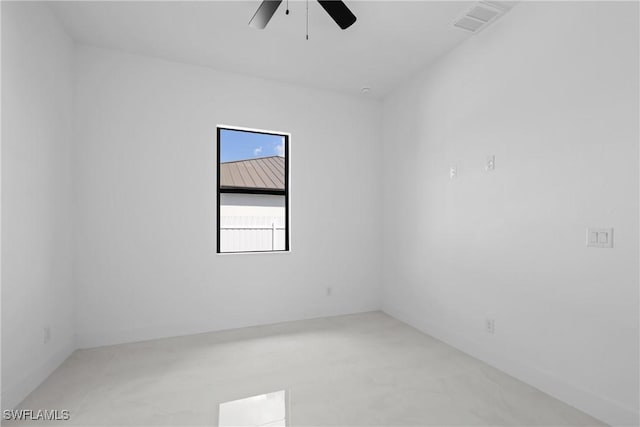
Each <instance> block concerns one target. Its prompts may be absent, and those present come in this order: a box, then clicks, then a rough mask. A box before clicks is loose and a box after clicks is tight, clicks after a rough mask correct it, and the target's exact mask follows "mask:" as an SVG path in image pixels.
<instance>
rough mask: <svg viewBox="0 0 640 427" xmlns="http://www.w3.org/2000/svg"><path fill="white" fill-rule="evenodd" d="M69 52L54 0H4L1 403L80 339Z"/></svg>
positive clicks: (8, 403)
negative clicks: (49, 1) (48, 2)
mask: <svg viewBox="0 0 640 427" xmlns="http://www.w3.org/2000/svg"><path fill="white" fill-rule="evenodd" d="M72 55H73V43H72V41H71V39H70V38H69V37H68V36H67V35H66V33H65V32H64V31H63V30H62V28H61V27H60V25H59V24H58V22H57V20H56V19H55V18H54V16H53V15H52V13H51V12H50V10H49V8H48V7H47V6H45V5H43V4H40V3H28V2H23V3H19V2H3V3H2V231H3V234H2V386H3V389H2V407H3V408H11V407H13V406H14V405H16V404H17V403H19V402H20V401H21V400H22V399H23V398H24V397H25V396H26V395H27V394H28V393H29V392H30V391H31V390H32V389H33V388H35V386H37V385H38V384H39V383H40V382H41V381H42V380H44V379H45V378H46V377H47V376H48V375H49V374H50V373H51V372H52V371H53V370H54V369H55V368H56V367H57V366H58V365H59V364H60V363H61V362H62V361H63V360H64V359H65V358H66V357H67V356H68V355H69V354H70V353H71V351H72V350H73V349H74V345H75V344H74V315H73V310H74V308H73V305H74V296H73V285H72V260H71V239H72V233H71V228H72V227H71V175H70V170H71V169H70V166H69V163H70V147H71V137H72V86H73V85H72V78H73V73H72V71H71V67H72V63H73V60H72ZM47 325H48V326H49V327H50V328H51V340H50V341H49V343H48V344H46V345H45V344H44V327H45V326H47Z"/></svg>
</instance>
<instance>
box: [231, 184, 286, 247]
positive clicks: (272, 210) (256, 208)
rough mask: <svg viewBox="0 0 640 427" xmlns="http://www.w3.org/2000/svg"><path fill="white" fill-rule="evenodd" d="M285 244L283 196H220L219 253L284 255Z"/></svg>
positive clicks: (237, 194)
mask: <svg viewBox="0 0 640 427" xmlns="http://www.w3.org/2000/svg"><path fill="white" fill-rule="evenodd" d="M289 213H291V212H289ZM286 243H287V234H286V210H285V196H280V195H274V194H242V193H222V194H220V252H252V251H271V250H276V251H283V250H285V249H286V248H287V245H286Z"/></svg>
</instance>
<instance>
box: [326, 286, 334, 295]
mask: <svg viewBox="0 0 640 427" xmlns="http://www.w3.org/2000/svg"><path fill="white" fill-rule="evenodd" d="M331 292H333V289H331V286H328V287H327V296H328V297H330V296H331Z"/></svg>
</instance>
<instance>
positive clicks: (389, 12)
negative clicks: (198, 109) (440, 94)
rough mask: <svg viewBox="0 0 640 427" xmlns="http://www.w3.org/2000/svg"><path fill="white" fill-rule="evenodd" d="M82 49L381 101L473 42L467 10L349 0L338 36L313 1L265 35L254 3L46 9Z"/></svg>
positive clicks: (298, 5)
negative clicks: (350, 19) (363, 92)
mask: <svg viewBox="0 0 640 427" xmlns="http://www.w3.org/2000/svg"><path fill="white" fill-rule="evenodd" d="M51 4H52V7H53V8H54V11H55V13H56V14H57V15H58V17H59V18H60V19H61V21H62V22H63V24H64V26H65V27H66V28H67V30H68V31H69V33H70V34H71V35H72V36H73V37H74V38H75V39H76V40H77V41H79V42H82V43H87V44H91V45H95V46H100V47H108V48H115V49H120V50H123V51H126V52H131V53H137V54H142V55H149V56H154V57H158V58H165V59H169V60H174V61H180V62H185V63H190V64H195V65H203V66H208V67H212V68H215V69H218V70H224V71H231V72H237V73H242V74H246V75H252V76H258V77H263V78H268V79H274V80H279V81H284V82H289V83H295V84H302V85H305V86H312V87H318V88H324V89H332V90H337V91H342V92H347V93H353V94H356V93H360V89H361V88H362V87H364V86H369V87H371V93H370V95H369V96H373V97H381V96H384V95H385V94H386V93H388V92H389V91H390V90H391V89H393V88H394V87H395V86H396V85H397V84H398V83H400V82H401V81H402V80H403V79H405V78H406V77H408V76H411V75H412V74H414V73H416V72H418V71H419V70H420V69H421V68H423V67H425V66H426V65H427V64H429V63H430V62H432V61H434V60H435V59H436V58H438V57H439V56H441V55H442V54H443V53H445V52H447V51H449V50H451V49H452V48H454V47H455V46H457V45H458V44H459V43H461V42H462V41H464V40H465V39H466V38H468V37H470V33H467V32H465V31H463V30H460V29H458V28H455V27H453V26H452V22H453V21H454V20H455V19H456V18H457V17H459V16H460V15H461V14H462V13H463V12H464V11H465V10H467V9H468V8H469V7H470V5H471V4H473V2H461V1H354V0H351V1H349V0H347V1H346V4H347V5H348V6H349V8H350V9H351V10H352V11H353V13H354V14H355V15H356V16H357V18H358V20H357V22H356V23H355V24H354V25H353V26H352V27H351V28H349V29H347V30H345V31H342V30H340V28H339V27H338V26H337V25H336V24H335V23H334V22H333V21H332V20H331V18H330V17H329V16H328V15H327V14H326V12H324V10H323V9H322V8H321V6H320V5H319V4H318V3H317V2H316V1H313V0H311V1H309V14H310V17H309V34H310V36H309V40H308V41H307V40H305V25H306V13H305V12H306V2H304V1H293V0H290V5H289V9H290V11H291V13H290V14H289V15H288V16H287V15H285V9H286V0H285V1H283V3H282V5H281V6H280V9H278V11H277V12H276V15H275V16H274V17H273V19H272V20H271V22H270V23H269V25H268V26H267V28H266V29H265V30H255V29H252V28H250V27H249V26H248V25H247V24H248V22H249V20H250V19H251V17H252V16H253V13H254V12H255V10H256V8H257V7H258V5H259V4H260V0H253V1H177V2H148V1H140V2H118V1H116V2H92V1H81V2H52V3H51Z"/></svg>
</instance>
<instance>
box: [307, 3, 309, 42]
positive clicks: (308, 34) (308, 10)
mask: <svg viewBox="0 0 640 427" xmlns="http://www.w3.org/2000/svg"><path fill="white" fill-rule="evenodd" d="M307 40H309V0H307Z"/></svg>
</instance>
